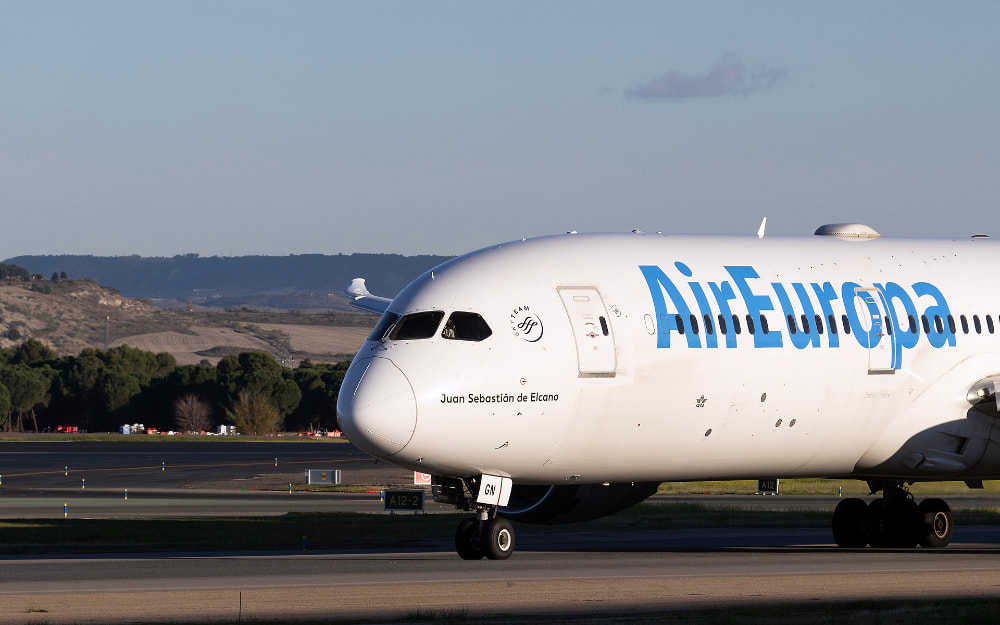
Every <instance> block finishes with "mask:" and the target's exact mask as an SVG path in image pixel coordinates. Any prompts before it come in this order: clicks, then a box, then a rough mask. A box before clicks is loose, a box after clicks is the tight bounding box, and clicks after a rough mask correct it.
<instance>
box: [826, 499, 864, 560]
mask: <svg viewBox="0 0 1000 625" xmlns="http://www.w3.org/2000/svg"><path fill="white" fill-rule="evenodd" d="M867 516H868V504H866V503H865V502H864V500H862V499H858V498H857V497H852V498H850V499H844V500H843V501H841V502H840V503H839V504H837V507H836V508H835V509H834V511H833V540H834V542H836V543H837V546H838V547H844V548H858V547H864V546H865V545H867V544H868V532H867V531H866V530H865V519H866V517H867Z"/></svg>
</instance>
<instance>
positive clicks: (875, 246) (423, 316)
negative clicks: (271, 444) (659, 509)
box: [338, 233, 1000, 484]
mask: <svg viewBox="0 0 1000 625" xmlns="http://www.w3.org/2000/svg"><path fill="white" fill-rule="evenodd" d="M998 264H1000V247H998V245H997V244H996V243H995V242H993V241H991V240H989V239H977V238H974V239H969V240H930V239H890V238H872V239H867V240H845V239H842V238H838V237H830V236H807V237H765V238H762V239H759V238H757V237H744V236H696V235H656V234H643V233H633V234H596V235H582V234H581V235H564V236H554V237H545V238H539V239H531V240H526V241H516V242H512V243H506V244H503V245H499V246H496V247H492V248H486V249H483V250H480V251H478V252H473V253H471V254H468V255H466V256H462V257H459V258H457V259H454V260H452V261H449V262H448V263H445V264H443V265H441V266H439V267H437V268H435V269H434V270H433V271H431V272H428V273H426V274H424V275H423V276H421V277H420V278H418V279H417V280H415V281H414V282H413V283H412V284H410V285H409V286H408V287H407V288H405V289H404V290H403V291H402V292H400V293H399V294H398V295H397V296H396V297H395V298H394V299H393V300H392V302H391V304H390V305H389V306H388V309H387V312H386V314H387V315H388V316H389V317H388V318H384V319H383V322H382V323H380V328H376V331H375V332H374V333H373V335H372V337H370V340H369V341H366V343H365V344H364V346H363V347H362V348H361V350H360V352H359V353H358V355H357V357H356V358H355V361H354V363H353V364H352V366H351V369H350V370H349V372H348V374H347V377H346V379H345V381H344V385H343V387H342V390H341V395H340V401H339V402H338V414H339V420H340V426H341V428H342V429H343V430H344V431H345V432H346V433H347V435H348V436H349V438H350V439H351V441H352V442H354V443H355V444H356V445H358V446H359V447H361V448H362V449H363V450H365V451H367V452H368V453H371V454H372V455H374V456H377V457H380V458H384V459H386V460H388V461H390V462H392V463H395V464H398V465H400V466H403V467H407V468H412V469H414V470H417V471H421V472H424V473H432V474H435V475H443V476H452V477H460V478H464V477H468V476H472V475H478V474H485V475H498V476H504V477H509V478H512V479H513V482H514V484H572V483H579V484H600V483H604V482H611V483H620V482H649V481H682V480H697V479H739V478H758V477H770V476H774V477H781V478H790V477H812V476H815V477H824V476H827V477H829V476H852V477H861V478H893V479H905V480H908V481H917V480H940V479H969V480H972V479H983V478H986V479H992V478H997V477H1000V431H997V429H996V427H995V422H996V416H995V411H993V413H990V412H989V411H983V410H977V409H973V404H972V402H971V400H970V399H969V393H970V391H971V390H974V388H976V385H977V384H978V383H979V382H981V381H984V380H986V381H988V380H990V379H992V378H993V377H994V376H998V375H1000V296H997V294H996V291H995V290H994V289H993V288H992V281H991V280H989V277H988V276H989V275H990V274H989V270H990V268H992V267H995V266H997V265H998ZM982 274H985V278H984V277H980V276H982ZM456 312H457V313H465V314H466V316H465V317H461V316H458V317H454V320H455V321H456V322H459V326H460V327H461V326H463V323H466V322H468V319H469V318H471V316H472V315H474V316H477V317H479V318H481V320H482V322H483V323H484V324H485V327H488V330H484V329H483V327H482V326H481V324H480V326H476V327H475V328H473V329H472V330H467V331H466V332H467V334H466V335H465V336H464V337H462V338H456V337H454V336H452V335H450V334H449V333H450V332H452V330H450V329H449V326H448V324H449V323H451V321H452V319H453V315H454V314H455V313H456ZM437 313H440V314H437ZM411 316H412V317H411ZM399 319H403V320H407V319H410V320H411V321H412V322H413V323H411V325H412V326H413V327H414V328H417V329H418V330H419V331H413V332H409V333H407V332H402V333H398V334H397V336H396V338H393V336H392V334H393V332H395V330H394V328H396V329H398V326H397V325H395V324H397V323H398V321H399ZM475 323H476V324H478V323H479V322H478V321H476V322H475ZM473 325H475V324H473ZM431 326H433V327H431ZM380 329H381V330H385V331H386V332H387V333H386V334H379V331H380ZM484 334H485V335H486V336H484ZM986 399H987V400H988V399H989V397H986ZM994 401H995V400H994Z"/></svg>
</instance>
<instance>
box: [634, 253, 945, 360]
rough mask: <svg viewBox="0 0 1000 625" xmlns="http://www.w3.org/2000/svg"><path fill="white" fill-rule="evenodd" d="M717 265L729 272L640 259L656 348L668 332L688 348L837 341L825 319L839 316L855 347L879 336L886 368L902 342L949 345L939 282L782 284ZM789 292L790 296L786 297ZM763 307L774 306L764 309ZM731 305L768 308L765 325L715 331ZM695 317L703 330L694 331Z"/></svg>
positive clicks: (740, 309) (875, 343) (872, 344)
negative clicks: (706, 275)
mask: <svg viewBox="0 0 1000 625" xmlns="http://www.w3.org/2000/svg"><path fill="white" fill-rule="evenodd" d="M724 269H725V270H726V272H727V273H728V275H729V278H730V279H729V280H722V281H720V282H699V281H697V280H693V279H692V278H693V277H694V272H693V271H692V270H691V268H690V267H688V266H687V265H685V264H684V263H682V262H675V263H674V265H673V268H672V270H671V271H670V274H668V273H667V272H666V271H664V270H663V269H661V268H660V267H659V266H657V265H640V266H639V271H641V272H642V275H643V277H644V278H645V279H646V284H647V286H648V287H649V294H650V297H651V298H652V300H653V309H654V312H655V315H656V323H655V326H656V346H657V347H658V348H667V347H670V339H671V335H674V336H675V337H676V339H677V340H683V341H685V342H686V343H687V346H688V347H689V348H700V347H707V348H718V347H723V346H724V347H726V348H735V347H737V339H739V342H740V344H746V342H748V341H749V342H752V346H753V347H755V348H778V347H783V346H786V345H787V344H788V343H791V344H792V345H793V346H794V347H795V348H796V349H806V348H809V347H839V346H840V340H841V334H840V333H838V332H836V331H830V330H832V329H833V328H830V327H829V326H830V323H831V322H833V323H834V324H835V322H836V321H837V320H840V319H841V318H842V317H846V319H847V322H848V324H849V326H850V328H851V329H852V332H851V335H853V336H854V339H855V340H857V342H858V344H859V345H861V346H862V347H864V348H866V349H869V350H873V349H876V348H878V347H879V345H880V344H881V345H882V348H883V349H884V348H886V347H888V348H890V353H889V355H890V356H891V363H890V368H893V369H899V368H900V366H901V363H902V350H903V349H904V348H905V349H913V348H914V347H916V346H917V344H918V343H919V342H920V341H921V340H926V341H927V342H928V343H929V344H930V345H931V346H933V347H935V348H940V347H944V346H955V342H956V339H955V330H954V329H953V328H952V327H951V326H950V323H952V322H950V321H949V322H946V321H945V320H948V319H949V315H950V313H951V309H950V308H949V306H948V302H947V300H945V297H944V294H942V293H941V290H940V289H938V288H937V287H936V286H934V285H933V284H931V283H929V282H915V283H913V284H911V285H908V286H904V285H900V284H897V283H895V282H886V283H884V284H883V283H878V282H876V283H873V284H868V285H861V284H858V283H856V282H844V283H843V284H840V285H834V284H832V283H830V282H823V283H819V282H812V283H809V284H804V283H801V282H793V283H791V284H782V283H780V282H765V281H763V280H762V279H761V278H760V274H759V273H758V272H757V270H756V269H754V268H753V267H752V266H745V265H732V266H729V265H727V266H725V267H724ZM792 294H794V299H795V300H797V303H793V301H792V300H793V296H792ZM776 304H777V306H776ZM918 306H919V308H918ZM779 308H780V311H781V315H780V319H781V323H780V325H779V324H777V323H774V321H776V320H778V319H779V317H778V315H777V314H776V313H777V311H778V310H779ZM769 311H775V312H774V313H772V314H770V315H765V313H768V312H769ZM734 313H736V314H737V315H739V316H742V315H746V316H747V317H749V318H750V320H751V322H752V323H759V321H757V320H760V319H761V317H762V316H767V317H769V318H770V319H771V324H772V325H771V327H770V328H768V329H765V328H761V327H758V328H756V331H754V330H753V329H751V328H750V327H748V328H747V330H748V332H744V333H742V334H741V333H739V332H733V331H729V332H726V331H721V332H715V331H714V330H715V327H714V324H715V323H716V320H717V319H720V318H721V319H722V320H723V322H725V323H729V321H728V320H730V319H732V318H733V314H734ZM814 319H819V320H820V321H821V322H823V321H826V324H827V331H826V332H825V333H823V332H821V331H818V330H819V328H820V325H819V324H816V323H815V322H814V321H812V320H814ZM688 320H691V321H693V322H695V323H689V321H688ZM799 320H804V322H802V323H800V321H799ZM698 323H700V324H701V325H702V328H703V330H704V332H702V333H699V332H698V331H697V327H698V326H697V325H696V324H698ZM809 323H813V324H814V327H813V330H814V331H810V330H809V327H808V325H806V324H809ZM685 325H686V326H687V327H685ZM747 325H748V326H749V323H748V324H747ZM719 330H722V327H721V326H720V327H719ZM921 330H923V331H921ZM737 334H740V336H739V337H738V336H737ZM703 339H704V343H703V342H702V341H703ZM844 340H850V339H847V338H846V337H844ZM720 343H722V345H720ZM823 343H825V345H824V344H823ZM887 344H888V345H887Z"/></svg>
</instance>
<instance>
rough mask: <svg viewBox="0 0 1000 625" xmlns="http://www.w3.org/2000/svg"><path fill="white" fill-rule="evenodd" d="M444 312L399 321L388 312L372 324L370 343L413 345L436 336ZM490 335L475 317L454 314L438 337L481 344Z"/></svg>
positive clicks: (465, 313) (408, 317)
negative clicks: (400, 342) (415, 342)
mask: <svg viewBox="0 0 1000 625" xmlns="http://www.w3.org/2000/svg"><path fill="white" fill-rule="evenodd" d="M442 319H444V311H441V310H428V311H424V312H417V313H410V314H408V315H404V316H402V317H400V316H399V315H398V314H396V313H393V312H387V313H385V314H384V315H382V318H381V319H379V320H378V323H377V324H375V328H374V329H373V330H372V333H371V334H369V335H368V340H369V341H382V340H385V339H386V338H388V339H389V340H392V341H415V340H419V339H429V338H431V337H432V336H434V335H435V334H436V333H437V329H438V327H440V326H441V320H442ZM491 334H493V330H491V329H490V326H489V324H487V323H486V320H485V319H483V318H482V317H481V316H480V315H479V314H478V313H474V312H463V311H460V310H456V311H455V312H453V313H451V315H450V316H449V317H448V320H447V321H446V322H445V323H444V327H443V328H441V337H442V338H446V339H452V340H455V341H482V340H483V339H486V338H488V337H489V336H490V335H491Z"/></svg>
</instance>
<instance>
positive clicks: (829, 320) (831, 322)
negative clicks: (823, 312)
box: [826, 315, 837, 334]
mask: <svg viewBox="0 0 1000 625" xmlns="http://www.w3.org/2000/svg"><path fill="white" fill-rule="evenodd" d="M826 323H827V325H828V326H830V334H836V333H837V320H836V319H834V318H833V315H827V316H826Z"/></svg>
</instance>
